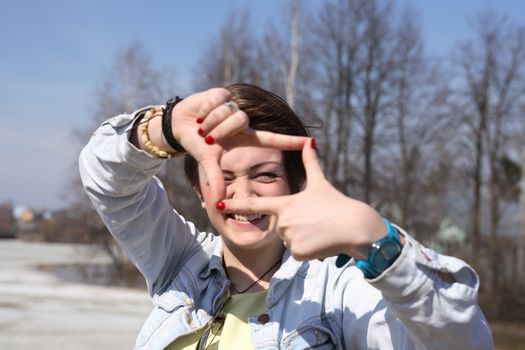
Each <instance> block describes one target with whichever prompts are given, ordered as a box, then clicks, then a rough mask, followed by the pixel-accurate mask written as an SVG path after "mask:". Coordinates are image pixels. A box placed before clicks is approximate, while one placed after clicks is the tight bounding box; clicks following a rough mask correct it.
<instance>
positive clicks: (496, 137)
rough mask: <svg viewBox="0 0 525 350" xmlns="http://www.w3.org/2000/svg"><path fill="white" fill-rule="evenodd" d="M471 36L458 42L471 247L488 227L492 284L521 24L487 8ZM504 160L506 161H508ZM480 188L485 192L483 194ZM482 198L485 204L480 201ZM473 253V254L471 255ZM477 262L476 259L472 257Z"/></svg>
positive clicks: (493, 283) (516, 95)
mask: <svg viewBox="0 0 525 350" xmlns="http://www.w3.org/2000/svg"><path fill="white" fill-rule="evenodd" d="M474 31H475V36H474V38H473V39H471V40H468V41H466V42H464V43H463V44H462V45H461V47H460V50H461V53H460V55H459V57H460V60H459V62H460V66H461V70H462V76H463V81H464V90H463V91H464V94H465V96H466V99H465V101H464V104H465V114H466V118H465V125H467V126H468V130H469V131H470V134H471V136H472V140H473V142H472V144H471V150H472V152H473V156H474V164H473V166H472V168H471V173H472V191H473V205H472V213H471V228H470V229H471V241H472V250H473V252H475V253H477V252H479V249H480V242H481V235H482V232H481V227H482V225H483V226H484V227H488V231H489V232H490V236H491V241H492V242H493V244H491V245H489V249H490V260H491V261H492V264H491V269H490V274H489V278H490V281H489V283H488V284H487V286H489V287H491V290H493V288H497V283H498V280H497V278H496V276H497V275H498V272H497V269H498V266H497V264H496V262H497V261H498V250H497V244H496V242H497V236H498V232H499V230H500V221H501V213H502V207H501V205H502V203H503V200H504V193H505V191H504V187H505V183H506V182H505V180H504V175H505V169H502V167H501V166H502V164H503V163H502V161H503V160H504V159H509V158H508V156H509V155H510V154H512V151H511V150H510V149H509V148H508V146H509V143H508V141H509V138H510V137H511V135H512V133H513V131H514V130H516V129H521V128H520V127H518V125H519V123H520V122H521V123H523V118H522V117H521V116H520V115H519V113H518V112H517V108H518V106H520V103H521V102H520V101H522V100H523V96H522V94H523V80H522V76H523V69H524V67H525V36H524V33H525V32H524V28H522V27H517V26H516V25H513V24H511V23H509V21H508V19H507V18H505V17H502V16H498V15H494V13H492V12H484V13H480V14H479V15H478V16H477V17H476V18H475V22H474ZM507 164H508V163H507ZM484 189H486V190H487V193H488V195H487V196H486V197H485V196H484V195H483V193H484ZM484 203H486V205H485V204H484ZM484 207H486V208H488V209H487V210H488V213H489V216H490V220H489V221H488V222H482V220H481V219H482V215H481V214H482V210H483V208H484ZM473 255H474V256H477V254H473ZM475 263H476V265H478V264H479V262H475Z"/></svg>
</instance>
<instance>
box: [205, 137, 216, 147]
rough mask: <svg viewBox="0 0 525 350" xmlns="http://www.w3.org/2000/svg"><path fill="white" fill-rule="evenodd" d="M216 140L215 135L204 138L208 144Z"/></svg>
mask: <svg viewBox="0 0 525 350" xmlns="http://www.w3.org/2000/svg"><path fill="white" fill-rule="evenodd" d="M214 141H215V140H214V139H213V136H211V135H208V136H206V137H205V138H204V142H206V143H207V144H208V145H211V144H212V143H213V142H214Z"/></svg>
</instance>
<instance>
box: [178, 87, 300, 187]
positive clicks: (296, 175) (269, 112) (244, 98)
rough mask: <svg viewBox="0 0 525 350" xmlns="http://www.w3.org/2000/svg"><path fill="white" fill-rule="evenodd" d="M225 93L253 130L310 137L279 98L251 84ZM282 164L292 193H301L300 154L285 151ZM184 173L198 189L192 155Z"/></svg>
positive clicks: (297, 118) (185, 162) (196, 165)
mask: <svg viewBox="0 0 525 350" xmlns="http://www.w3.org/2000/svg"><path fill="white" fill-rule="evenodd" d="M226 89H227V90H228V91H229V92H230V93H231V95H232V100H233V101H234V102H235V103H237V105H238V106H239V108H240V109H241V110H243V111H244V112H245V113H246V114H247V115H248V118H249V119H250V120H249V125H250V128H252V129H255V130H262V131H270V132H274V133H279V134H286V135H296V136H310V134H309V132H308V130H307V127H306V126H305V124H304V123H303V121H302V120H301V118H299V116H298V115H297V114H295V112H294V111H293V110H292V109H291V108H290V106H289V105H288V103H286V101H285V100H283V99H282V98H281V97H279V96H278V95H276V94H274V93H272V92H270V91H267V90H264V89H262V88H260V87H258V86H255V85H250V84H233V85H229V86H227V87H226ZM283 163H284V164H283V165H284V169H285V173H286V177H287V180H288V185H289V187H290V192H291V193H297V192H299V191H300V190H301V189H302V188H303V185H304V184H305V181H306V172H305V169H304V165H303V161H302V156H301V151H283ZM184 172H185V173H186V178H187V179H188V182H189V183H190V185H191V186H193V187H195V188H199V169H198V164H197V161H196V160H195V159H194V158H193V157H192V156H191V155H189V154H186V156H185V158H184Z"/></svg>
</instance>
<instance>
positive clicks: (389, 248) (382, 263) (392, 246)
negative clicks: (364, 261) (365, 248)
mask: <svg viewBox="0 0 525 350" xmlns="http://www.w3.org/2000/svg"><path fill="white" fill-rule="evenodd" d="M372 249H373V251H372V252H371V256H370V263H371V265H372V266H373V268H374V270H376V271H384V270H386V269H387V268H388V267H389V266H390V265H392V263H393V262H394V261H395V260H396V259H397V257H398V256H399V254H400V253H401V249H402V247H401V244H400V243H399V242H398V241H396V240H395V239H394V238H392V237H389V236H387V237H385V238H383V239H382V240H380V241H378V242H376V243H374V244H373V245H372Z"/></svg>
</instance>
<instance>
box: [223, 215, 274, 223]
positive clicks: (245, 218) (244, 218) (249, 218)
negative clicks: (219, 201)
mask: <svg viewBox="0 0 525 350" xmlns="http://www.w3.org/2000/svg"><path fill="white" fill-rule="evenodd" d="M227 217H228V218H230V219H233V220H235V221H239V222H245V223H248V222H249V223H252V224H253V223H257V222H259V221H261V220H262V219H264V218H265V217H266V215H263V214H250V215H241V214H228V215H227Z"/></svg>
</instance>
